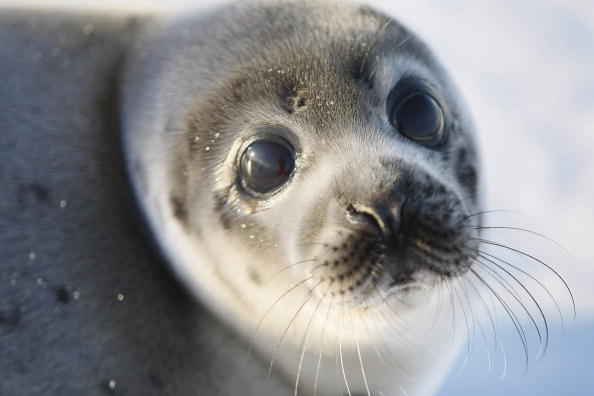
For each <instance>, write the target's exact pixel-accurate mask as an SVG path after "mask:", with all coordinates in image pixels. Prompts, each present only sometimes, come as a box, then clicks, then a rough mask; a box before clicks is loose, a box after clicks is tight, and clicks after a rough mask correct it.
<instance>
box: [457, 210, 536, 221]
mask: <svg viewBox="0 0 594 396" xmlns="http://www.w3.org/2000/svg"><path fill="white" fill-rule="evenodd" d="M499 212H502V213H515V214H520V215H525V214H526V213H523V212H518V211H516V210H506V209H492V210H483V211H481V212H476V213H472V214H470V215H468V216H465V217H464V220H468V219H470V218H471V217H474V216H481V215H484V214H488V213H499Z"/></svg>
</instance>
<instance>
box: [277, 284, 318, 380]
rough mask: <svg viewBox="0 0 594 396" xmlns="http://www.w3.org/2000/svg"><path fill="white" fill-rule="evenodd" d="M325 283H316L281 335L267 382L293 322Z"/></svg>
mask: <svg viewBox="0 0 594 396" xmlns="http://www.w3.org/2000/svg"><path fill="white" fill-rule="evenodd" d="M323 282H324V281H323V280H321V281H319V282H318V283H316V285H315V286H314V287H312V288H311V290H310V291H309V293H307V296H306V297H305V299H304V300H303V302H302V303H301V305H300V306H299V309H297V312H295V314H294V315H293V317H292V318H291V320H290V321H289V324H288V325H287V327H286V328H285V330H284V331H283V334H282V335H281V338H280V340H279V341H278V344H276V349H275V350H274V353H273V354H272V359H270V366H269V367H268V377H267V379H266V380H267V381H270V377H271V375H272V367H273V366H274V361H275V360H276V356H277V355H278V351H279V349H280V347H281V344H282V343H283V340H284V339H285V336H286V335H287V332H288V331H289V328H290V327H291V325H292V324H293V322H295V319H296V318H297V317H298V316H299V314H300V313H301V310H302V309H303V307H305V305H306V304H307V302H308V301H309V300H310V299H311V298H312V297H313V295H314V294H313V292H314V290H315V289H316V288H317V287H318V286H319V285H320V284H321V283H323Z"/></svg>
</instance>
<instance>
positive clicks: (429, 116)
mask: <svg viewBox="0 0 594 396" xmlns="http://www.w3.org/2000/svg"><path fill="white" fill-rule="evenodd" d="M392 124H393V125H394V126H395V127H396V129H397V130H398V132H399V133H400V134H402V135H404V136H406V137H407V138H409V139H411V140H414V141H415V142H417V143H419V144H422V145H424V146H430V147H433V146H436V145H438V144H439V143H441V142H442V140H443V138H444V117H443V111H442V110H441V107H440V106H439V104H438V103H437V100H435V99H434V98H433V97H432V96H431V95H429V94H426V93H424V92H414V93H412V94H410V95H408V96H405V97H404V99H402V100H401V101H399V103H397V104H396V107H395V108H394V111H393V112H392Z"/></svg>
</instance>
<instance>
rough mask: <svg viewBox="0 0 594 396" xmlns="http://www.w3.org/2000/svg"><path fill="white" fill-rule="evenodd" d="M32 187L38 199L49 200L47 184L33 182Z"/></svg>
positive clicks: (41, 200)
mask: <svg viewBox="0 0 594 396" xmlns="http://www.w3.org/2000/svg"><path fill="white" fill-rule="evenodd" d="M30 188H31V191H32V192H33V196H34V197H35V199H36V200H37V201H39V202H47V201H48V200H49V190H48V189H47V188H46V187H45V186H43V185H41V184H39V183H31V185H30Z"/></svg>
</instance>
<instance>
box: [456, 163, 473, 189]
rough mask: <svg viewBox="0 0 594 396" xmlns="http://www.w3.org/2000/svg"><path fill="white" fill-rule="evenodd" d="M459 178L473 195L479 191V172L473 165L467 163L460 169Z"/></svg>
mask: <svg viewBox="0 0 594 396" xmlns="http://www.w3.org/2000/svg"><path fill="white" fill-rule="evenodd" d="M458 179H459V180H460V183H462V185H464V186H465V187H466V188H467V189H468V190H469V191H470V193H471V194H472V195H473V196H476V193H477V173H476V170H475V169H474V167H473V166H471V165H467V166H464V167H462V168H461V169H460V170H459V171H458Z"/></svg>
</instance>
